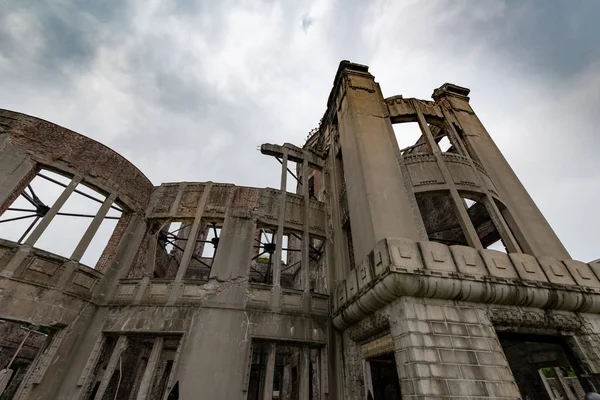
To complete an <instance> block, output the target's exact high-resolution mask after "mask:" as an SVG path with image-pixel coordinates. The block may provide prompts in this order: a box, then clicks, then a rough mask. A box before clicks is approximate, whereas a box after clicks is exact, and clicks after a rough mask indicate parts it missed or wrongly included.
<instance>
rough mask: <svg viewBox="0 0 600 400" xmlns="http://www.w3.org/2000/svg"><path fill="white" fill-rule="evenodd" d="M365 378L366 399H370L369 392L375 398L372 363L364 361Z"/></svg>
mask: <svg viewBox="0 0 600 400" xmlns="http://www.w3.org/2000/svg"><path fill="white" fill-rule="evenodd" d="M363 376H364V377H365V399H368V398H369V396H368V395H369V392H371V396H373V393H374V392H373V379H372V378H371V363H370V362H369V361H367V360H363Z"/></svg>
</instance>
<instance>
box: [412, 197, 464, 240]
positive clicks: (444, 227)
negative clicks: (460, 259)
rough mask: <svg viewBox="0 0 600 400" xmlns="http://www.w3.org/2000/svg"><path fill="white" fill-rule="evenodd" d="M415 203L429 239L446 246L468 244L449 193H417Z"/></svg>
mask: <svg viewBox="0 0 600 400" xmlns="http://www.w3.org/2000/svg"><path fill="white" fill-rule="evenodd" d="M417 205H418V206H419V211H420V212H421V217H422V219H423V224H424V225H425V230H426V231H427V237H428V239H429V240H430V241H432V242H438V243H443V244H445V245H448V246H450V245H463V246H467V245H468V243H467V239H466V237H465V235H464V232H463V230H462V228H461V224H460V221H459V219H458V217H457V215H456V213H455V212H454V205H453V204H452V198H451V197H450V193H448V192H438V193H426V194H422V195H418V196H417Z"/></svg>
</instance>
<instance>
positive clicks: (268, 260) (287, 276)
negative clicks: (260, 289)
mask: <svg viewBox="0 0 600 400" xmlns="http://www.w3.org/2000/svg"><path fill="white" fill-rule="evenodd" d="M290 236H291V237H292V239H291V240H290ZM276 241H277V228H275V227H259V228H257V230H256V233H255V235H254V252H253V257H252V259H251V260H250V282H256V283H265V284H272V283H273V268H274V264H275V262H276V261H275V254H276V253H277V247H278V246H277V243H276ZM301 246H302V239H301V236H300V235H299V234H296V233H291V232H284V234H283V236H282V245H281V260H280V261H279V262H280V265H281V284H282V286H286V287H290V286H291V287H294V286H295V284H294V281H295V279H296V275H298V276H299V271H300V265H301V254H300V253H301V248H302V247H301Z"/></svg>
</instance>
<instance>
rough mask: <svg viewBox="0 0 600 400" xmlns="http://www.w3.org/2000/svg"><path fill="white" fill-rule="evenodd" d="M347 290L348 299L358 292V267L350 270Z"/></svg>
mask: <svg viewBox="0 0 600 400" xmlns="http://www.w3.org/2000/svg"><path fill="white" fill-rule="evenodd" d="M346 291H347V294H348V299H351V298H352V297H354V296H356V294H357V293H358V279H357V278H356V268H355V269H353V270H352V271H350V273H349V274H348V276H347V277H346Z"/></svg>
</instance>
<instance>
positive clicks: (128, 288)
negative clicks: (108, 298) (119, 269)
mask: <svg viewBox="0 0 600 400" xmlns="http://www.w3.org/2000/svg"><path fill="white" fill-rule="evenodd" d="M137 288H138V284H137V283H136V284H133V285H132V284H123V283H122V284H120V285H119V288H118V289H117V296H118V297H130V296H133V294H134V293H135V291H136V290H137Z"/></svg>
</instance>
